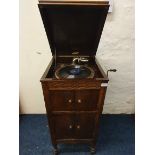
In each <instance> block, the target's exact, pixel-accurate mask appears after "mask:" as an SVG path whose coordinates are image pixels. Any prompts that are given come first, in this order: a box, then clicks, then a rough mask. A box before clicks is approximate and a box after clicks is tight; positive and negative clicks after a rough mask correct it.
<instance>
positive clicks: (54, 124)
mask: <svg viewBox="0 0 155 155" xmlns="http://www.w3.org/2000/svg"><path fill="white" fill-rule="evenodd" d="M74 118H75V117H74V116H73V115H71V114H66V115H62V114H61V115H52V116H51V117H50V118H48V119H49V122H50V125H51V128H53V131H54V133H53V134H54V136H55V138H56V139H72V138H74V132H73V131H74V124H75V121H74Z"/></svg>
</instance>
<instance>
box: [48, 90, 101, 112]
mask: <svg viewBox="0 0 155 155" xmlns="http://www.w3.org/2000/svg"><path fill="white" fill-rule="evenodd" d="M98 98H99V90H98V89H90V90H52V91H49V102H50V103H49V104H50V110H51V111H95V110H97V104H98Z"/></svg>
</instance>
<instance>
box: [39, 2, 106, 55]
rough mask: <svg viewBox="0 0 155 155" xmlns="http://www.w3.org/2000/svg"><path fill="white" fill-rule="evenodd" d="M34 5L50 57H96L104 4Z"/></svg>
mask: <svg viewBox="0 0 155 155" xmlns="http://www.w3.org/2000/svg"><path fill="white" fill-rule="evenodd" d="M38 6H39V10H40V13H41V16H42V20H43V23H44V27H45V30H46V34H47V38H48V41H49V44H50V48H51V51H52V54H53V55H55V54H56V55H57V56H60V55H61V56H66V55H72V54H78V55H84V56H94V55H96V51H97V48H98V44H99V40H100V37H101V33H102V29H103V27H104V23H105V19H106V16H107V13H108V9H109V4H108V2H107V1H95V0H94V1H86V0H85V1H84V0H80V1H78V0H74V1H69V0H59V1H53V0H48V1H47V0H41V1H39V4H38Z"/></svg>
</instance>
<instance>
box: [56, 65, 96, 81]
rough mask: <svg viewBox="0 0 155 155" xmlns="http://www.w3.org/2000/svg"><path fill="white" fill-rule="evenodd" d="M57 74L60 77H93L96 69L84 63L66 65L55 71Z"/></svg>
mask: <svg viewBox="0 0 155 155" xmlns="http://www.w3.org/2000/svg"><path fill="white" fill-rule="evenodd" d="M55 76H56V78H58V79H61V78H65V79H75V78H93V77H94V70H93V69H92V68H90V67H88V66H84V65H82V66H80V65H66V66H61V67H59V68H58V69H57V70H56V72H55Z"/></svg>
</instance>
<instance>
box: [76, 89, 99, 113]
mask: <svg viewBox="0 0 155 155" xmlns="http://www.w3.org/2000/svg"><path fill="white" fill-rule="evenodd" d="M98 98H99V90H98V89H89V90H77V91H76V92H75V103H76V105H75V107H76V110H79V111H94V110H97V104H98Z"/></svg>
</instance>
